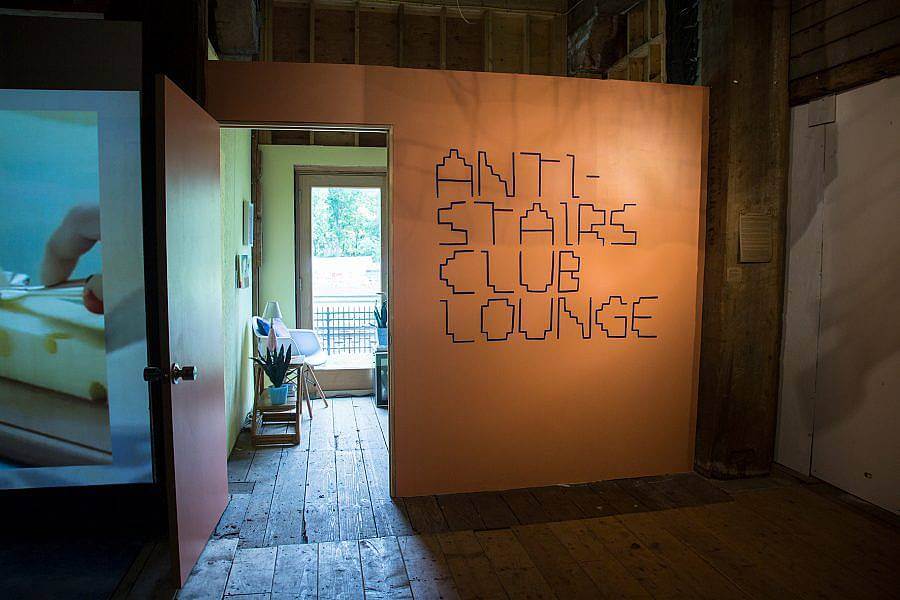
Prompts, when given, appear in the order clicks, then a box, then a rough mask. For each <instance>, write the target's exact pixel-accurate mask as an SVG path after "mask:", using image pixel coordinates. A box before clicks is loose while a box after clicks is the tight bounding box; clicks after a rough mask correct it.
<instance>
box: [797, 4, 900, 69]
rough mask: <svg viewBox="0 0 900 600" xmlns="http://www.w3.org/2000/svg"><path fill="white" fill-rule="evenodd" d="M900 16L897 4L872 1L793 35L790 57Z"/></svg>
mask: <svg viewBox="0 0 900 600" xmlns="http://www.w3.org/2000/svg"><path fill="white" fill-rule="evenodd" d="M896 16H900V3H898V2H897V1H896V0H870V1H869V2H865V3H863V4H860V5H859V6H856V7H854V8H851V9H850V10H847V11H846V12H842V13H840V14H838V15H834V16H831V17H830V18H828V19H825V20H824V21H822V22H821V23H817V24H816V25H814V26H812V27H809V28H807V29H803V30H801V31H798V32H797V33H795V34H793V35H791V56H792V57H794V56H799V55H801V54H803V53H805V52H809V51H810V50H813V49H814V48H818V47H820V46H825V45H827V44H830V43H831V42H834V41H837V40H839V39H841V38H843V37H846V36H848V35H851V34H854V33H857V32H859V31H862V30H864V29H867V28H869V27H873V26H875V25H877V24H879V23H881V22H883V21H887V20H889V19H892V18H894V17H896Z"/></svg>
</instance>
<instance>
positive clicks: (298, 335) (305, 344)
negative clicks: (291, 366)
mask: <svg viewBox="0 0 900 600" xmlns="http://www.w3.org/2000/svg"><path fill="white" fill-rule="evenodd" d="M288 331H290V332H291V340H292V341H293V342H294V347H296V348H297V351H298V352H300V354H302V355H303V369H302V371H301V372H302V374H303V382H304V385H306V384H307V383H308V384H310V385H312V386H313V389H315V390H316V391H317V392H318V393H319V397H320V398H322V401H323V402H324V403H325V407H326V408H327V407H328V400H326V399H325V392H324V390H322V385H321V384H320V383H319V378H318V377H316V371H315V368H316V367H321V366H322V365H324V364H325V361H327V360H328V354H327V353H326V352H325V350H324V349H323V348H322V339H321V338H320V337H319V334H318V333H316V332H315V331H313V330H312V329H290V330H288Z"/></svg>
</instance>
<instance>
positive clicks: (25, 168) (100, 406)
mask: <svg viewBox="0 0 900 600" xmlns="http://www.w3.org/2000/svg"><path fill="white" fill-rule="evenodd" d="M98 146H99V142H98V114H97V112H90V111H52V110H35V111H29V110H0V174H2V177H0V469H15V468H27V467H45V466H64V465H91V464H109V463H111V462H112V447H111V436H110V418H109V398H108V392H107V376H106V347H105V335H104V315H103V313H104V302H103V297H104V296H103V261H102V257H101V240H100V237H101V236H100V216H101V215H100V212H101V211H100V172H99V170H100V169H99V164H100V162H99V148H98Z"/></svg>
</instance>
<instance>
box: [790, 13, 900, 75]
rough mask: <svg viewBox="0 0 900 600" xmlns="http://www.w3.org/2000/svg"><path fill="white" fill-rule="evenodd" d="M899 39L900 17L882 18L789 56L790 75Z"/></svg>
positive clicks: (830, 64)
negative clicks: (874, 22)
mask: <svg viewBox="0 0 900 600" xmlns="http://www.w3.org/2000/svg"><path fill="white" fill-rule="evenodd" d="M898 39H900V17H897V18H894V19H891V20H889V21H884V22H882V23H879V24H878V25H876V26H874V27H870V28H868V29H865V30H863V31H860V32H858V33H854V34H853V35H849V36H847V37H844V38H841V39H839V40H836V41H834V42H832V43H830V44H827V45H825V46H822V47H820V48H816V49H815V50H810V51H809V52H807V53H805V54H802V55H800V56H797V57H795V58H792V59H791V69H790V71H791V72H790V78H791V79H792V80H793V79H797V78H799V77H803V76H804V75H809V74H810V73H816V72H818V71H824V70H825V69H829V68H831V67H833V66H835V65H840V64H843V63H845V62H849V61H851V60H854V59H857V58H860V57H863V56H866V55H869V54H873V53H875V52H878V51H879V50H883V49H884V48H888V47H890V46H893V45H896V42H897V40H898Z"/></svg>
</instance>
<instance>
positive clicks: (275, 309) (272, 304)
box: [263, 300, 281, 322]
mask: <svg viewBox="0 0 900 600" xmlns="http://www.w3.org/2000/svg"><path fill="white" fill-rule="evenodd" d="M263 318H264V319H268V320H269V321H270V322H271V321H272V320H273V319H279V320H281V307H280V306H279V305H278V301H277V300H269V301H268V302H266V308H265V310H263Z"/></svg>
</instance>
